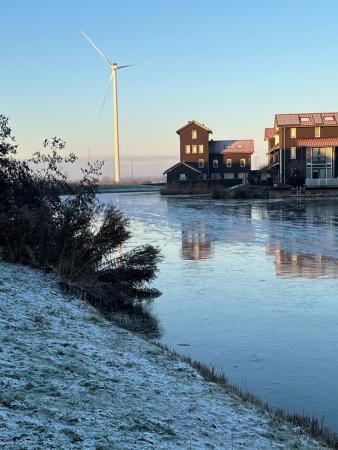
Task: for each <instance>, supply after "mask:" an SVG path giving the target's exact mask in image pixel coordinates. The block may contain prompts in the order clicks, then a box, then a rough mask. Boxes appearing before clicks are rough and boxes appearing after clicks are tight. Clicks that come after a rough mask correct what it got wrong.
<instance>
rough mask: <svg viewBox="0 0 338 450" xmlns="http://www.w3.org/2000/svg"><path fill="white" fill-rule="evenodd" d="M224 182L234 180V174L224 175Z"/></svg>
mask: <svg viewBox="0 0 338 450" xmlns="http://www.w3.org/2000/svg"><path fill="white" fill-rule="evenodd" d="M224 179H225V180H233V179H234V173H233V172H227V173H225V174H224Z"/></svg>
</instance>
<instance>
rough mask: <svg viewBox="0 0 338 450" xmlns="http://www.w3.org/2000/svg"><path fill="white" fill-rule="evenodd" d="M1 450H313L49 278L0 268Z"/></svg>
mask: <svg viewBox="0 0 338 450" xmlns="http://www.w3.org/2000/svg"><path fill="white" fill-rule="evenodd" d="M0 273H1V275H2V276H1V279H0V358H1V365H0V380H1V390H0V447H1V448H4V449H11V450H12V449H13V450H15V449H22V448H25V449H51V448H57V449H67V450H68V449H88V450H89V449H93V450H94V449H96V450H98V449H100V450H103V449H106V450H108V449H112V448H114V449H126V448H128V449H141V448H142V449H148V448H149V449H155V448H156V449H182V448H183V449H184V448H186V449H204V448H205V449H239V448H243V449H291V448H297V449H319V448H323V447H321V446H320V445H319V444H318V443H316V442H315V441H313V440H311V439H310V438H308V437H307V436H305V435H304V434H303V433H301V430H299V429H292V428H291V427H290V426H289V425H287V424H284V423H277V422H276V421H275V420H274V419H272V418H271V416H269V415H268V414H267V413H265V412H261V411H258V410H257V409H256V408H255V407H254V406H252V405H250V404H245V403H244V402H243V401H242V400H241V399H239V398H238V397H236V396H234V395H230V394H227V393H226V392H225V390H224V389H222V388H220V387H219V386H217V385H216V384H214V383H209V382H206V381H204V380H203V379H202V377H201V376H200V375H199V374H198V373H197V372H196V371H195V370H194V369H193V368H192V367H190V366H189V365H188V364H186V363H184V362H182V360H181V359H180V358H179V357H175V356H174V355H171V354H169V353H167V352H164V351H163V350H161V349H160V348H159V347H157V346H154V345H152V344H151V343H149V342H147V341H145V340H143V339H141V338H139V337H137V336H135V335H133V334H132V333H130V332H128V331H125V330H122V329H120V328H117V327H115V326H114V325H113V324H111V323H109V322H107V321H106V320H104V319H103V318H102V317H101V316H100V315H99V314H98V313H97V312H96V311H95V310H94V309H93V308H92V307H90V306H89V305H87V304H86V303H85V302H83V301H81V300H77V299H74V298H71V297H65V296H64V295H63V294H62V293H61V292H60V291H59V289H58V286H57V283H56V280H55V279H54V278H53V277H51V276H47V275H44V274H41V273H39V272H36V271H33V270H32V269H29V268H26V267H21V266H16V265H10V264H7V263H3V262H0Z"/></svg>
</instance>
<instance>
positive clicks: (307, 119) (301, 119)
mask: <svg viewBox="0 0 338 450" xmlns="http://www.w3.org/2000/svg"><path fill="white" fill-rule="evenodd" d="M300 121H301V122H310V117H301V118H300Z"/></svg>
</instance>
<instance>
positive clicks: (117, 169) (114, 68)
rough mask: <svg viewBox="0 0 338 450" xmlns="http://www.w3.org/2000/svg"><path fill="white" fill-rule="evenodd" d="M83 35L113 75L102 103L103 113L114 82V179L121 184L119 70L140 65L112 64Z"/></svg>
mask: <svg viewBox="0 0 338 450" xmlns="http://www.w3.org/2000/svg"><path fill="white" fill-rule="evenodd" d="M81 34H82V35H83V36H84V37H85V38H86V39H87V41H88V42H89V43H90V44H91V45H92V46H93V47H94V48H95V50H96V51H97V52H98V54H99V55H100V56H101V57H102V58H103V59H104V60H105V61H106V63H108V65H109V67H110V69H111V75H110V78H109V82H108V86H107V90H106V93H105V96H104V99H103V102H102V106H101V111H102V108H103V106H104V103H105V101H106V98H107V95H108V92H109V88H110V85H111V84H112V82H113V99H114V115H113V117H114V178H115V183H120V148H119V120H118V108H117V71H118V70H119V69H125V68H126V67H131V66H138V65H139V64H127V65H124V66H119V65H118V64H117V63H111V62H110V61H109V59H108V58H107V57H106V56H105V55H104V54H103V52H101V50H100V49H99V48H98V47H97V46H96V45H95V44H94V42H93V41H92V40H91V39H90V38H89V37H88V36H87V35H86V34H85V33H84V32H83V31H81Z"/></svg>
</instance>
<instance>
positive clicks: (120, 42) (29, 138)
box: [0, 0, 338, 177]
mask: <svg viewBox="0 0 338 450" xmlns="http://www.w3.org/2000/svg"><path fill="white" fill-rule="evenodd" d="M317 5H318V4H317V2H315V1H314V0H308V1H307V2H306V3H305V1H299V2H291V0H285V2H284V3H283V7H282V8H281V7H279V6H278V5H277V4H272V3H271V2H268V1H267V0H266V1H265V0H262V1H260V2H251V1H249V0H247V1H242V2H237V3H236V4H233V2H231V4H228V2H223V1H221V0H217V1H216V0H211V2H209V3H208V5H207V6H206V5H205V3H204V2H200V1H194V2H192V1H191V0H187V1H186V2H178V1H177V0H174V1H172V2H170V3H167V2H164V3H159V2H155V1H153V0H149V1H147V2H136V1H128V0H127V1H124V2H120V3H116V2H111V1H109V0H99V1H98V2H95V4H94V3H92V2H88V1H79V0H74V1H72V2H68V1H66V0H60V1H59V2H57V3H54V2H45V1H42V0H32V1H31V2H22V1H20V0H13V1H11V2H6V3H4V5H2V10H1V15H2V27H1V29H0V36H1V42H2V43H3V48H2V55H1V61H2V68H3V70H2V71H1V83H0V99H1V110H0V112H1V113H2V114H6V115H8V116H9V117H10V118H11V121H10V123H11V126H12V128H13V133H14V135H15V136H16V138H17V143H18V144H19V157H22V158H25V157H29V156H30V155H31V154H32V153H33V152H34V151H36V150H39V149H41V143H42V141H43V140H44V139H45V138H50V137H52V136H59V137H61V138H62V139H64V140H65V141H66V142H67V149H68V151H73V152H74V153H75V154H76V155H77V156H78V157H79V158H82V159H86V158H87V157H88V152H90V154H91V158H93V159H102V157H103V159H106V160H107V164H109V161H110V160H112V158H113V154H112V148H113V124H112V115H111V107H112V98H111V96H108V98H107V101H106V105H105V107H104V109H103V111H102V114H101V115H100V114H99V111H100V104H101V102H102V98H103V95H104V91H105V87H106V83H107V81H106V80H107V78H108V76H109V67H107V72H105V70H104V68H103V67H102V65H101V64H99V62H100V61H99V56H98V55H97V60H95V54H94V53H93V49H91V48H90V47H89V45H88V43H86V42H85V40H84V39H83V37H82V36H81V34H80V30H85V31H86V33H88V35H89V36H90V37H91V38H93V39H94V41H95V43H96V44H97V45H98V47H99V48H101V49H103V50H104V52H105V54H106V55H107V56H108V58H109V59H111V60H113V61H119V62H120V64H121V65H124V64H128V62H130V61H132V62H133V61H136V62H137V61H149V60H150V61H152V62H153V63H152V64H151V65H144V66H142V65H141V66H139V67H138V68H137V71H134V70H133V71H126V72H124V73H123V75H124V76H123V77H119V99H118V100H119V126H120V157H121V175H122V177H125V176H129V173H128V172H130V170H129V166H128V161H129V160H135V161H138V163H137V164H135V167H134V169H135V176H141V175H148V173H146V172H152V174H153V175H154V176H156V177H158V176H160V175H161V174H162V172H163V170H165V169H166V168H167V167H168V165H167V163H168V164H169V163H170V164H169V165H171V164H174V163H175V162H177V161H178V160H179V140H178V136H177V135H176V130H177V129H178V128H180V127H181V126H183V125H184V124H185V123H186V122H187V121H188V120H193V119H195V120H197V121H198V122H201V123H205V124H206V125H207V126H208V127H209V128H211V129H212V130H213V136H212V137H213V138H214V139H215V140H216V139H254V140H255V150H256V158H253V160H254V161H257V165H260V164H262V163H264V162H265V153H266V144H265V142H264V140H263V133H264V128H265V127H270V126H272V125H273V118H274V114H275V113H283V112H284V113H290V112H306V111H311V112H312V111H336V110H338V92H337V90H336V89H335V85H334V84H333V81H334V80H336V79H337V72H338V62H337V58H336V57H335V56H336V55H337V54H338V40H337V39H336V36H335V30H336V27H337V20H338V19H337V17H338V15H337V12H338V5H337V3H336V2H335V1H333V0H328V1H327V2H326V3H325V6H324V7H323V8H322V9H321V11H320V14H318V8H317ZM324 38H325V45H322V40H323V39H324ZM107 171H108V172H109V171H110V173H113V165H111V167H109V166H108V167H107Z"/></svg>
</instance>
